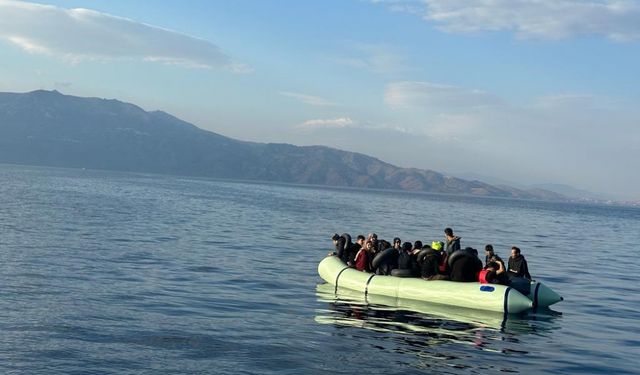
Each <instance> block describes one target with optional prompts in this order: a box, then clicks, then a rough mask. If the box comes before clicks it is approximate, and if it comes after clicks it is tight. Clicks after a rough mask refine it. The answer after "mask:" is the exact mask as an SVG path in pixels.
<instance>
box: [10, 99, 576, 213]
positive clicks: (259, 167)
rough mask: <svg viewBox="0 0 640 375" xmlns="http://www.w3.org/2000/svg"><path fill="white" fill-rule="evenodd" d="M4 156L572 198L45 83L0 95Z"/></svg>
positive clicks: (341, 183)
mask: <svg viewBox="0 0 640 375" xmlns="http://www.w3.org/2000/svg"><path fill="white" fill-rule="evenodd" d="M0 163H13V164H29V165H42V166H56V167H72V168H90V169H106V170H118V171H132V172H151V173H163V174H177V175H191V176H206V177H215V178H228V179H239V180H260V181H273V182H281V183H293V184H313V185H326V186H342V187H357V188H375V189H398V190H410V191H424V192H431V193H446V194H464V195H473V196H490V197H505V198H522V199H545V200H566V197H565V196H564V195H562V194H558V193H555V192H552V191H550V190H547V189H540V188H533V189H521V188H515V187H509V186H495V185H490V184H487V183H484V182H481V181H478V180H466V179H462V178H457V177H453V176H447V175H444V174H442V173H438V172H435V171H431V170H422V169H415V168H400V167H397V166H394V165H391V164H389V163H385V162H383V161H381V160H379V159H376V158H374V157H370V156H367V155H363V154H359V153H354V152H347V151H342V150H338V149H334V148H330V147H325V146H304V147H300V146H294V145H290V144H278V143H257V142H246V141H240V140H236V139H232V138H229V137H225V136H223V135H220V134H217V133H214V132H210V131H206V130H203V129H200V128H198V127H196V126H195V125H193V124H190V123H187V122H185V121H182V120H180V119H178V118H176V117H174V116H172V115H170V114H167V113H165V112H162V111H151V112H147V111H145V110H143V109H142V108H140V107H138V106H136V105H133V104H130V103H125V102H121V101H118V100H113V99H101V98H85V97H76V96H71V95H64V94H61V93H59V92H58V91H45V90H38V91H33V92H28V93H0Z"/></svg>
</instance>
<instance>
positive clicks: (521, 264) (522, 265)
mask: <svg viewBox="0 0 640 375" xmlns="http://www.w3.org/2000/svg"><path fill="white" fill-rule="evenodd" d="M508 272H509V278H513V277H524V278H526V279H528V280H531V274H529V266H528V265H527V260H526V259H524V255H522V254H520V248H518V247H516V246H514V247H512V248H511V256H510V257H509V268H508Z"/></svg>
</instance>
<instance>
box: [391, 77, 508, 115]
mask: <svg viewBox="0 0 640 375" xmlns="http://www.w3.org/2000/svg"><path fill="white" fill-rule="evenodd" d="M385 102H386V103H387V105H389V107H391V108H392V109H410V108H421V109H423V110H426V111H434V112H446V111H448V110H450V109H454V110H460V109H463V108H465V109H470V108H483V107H487V106H491V105H495V104H497V103H498V102H499V100H498V99H497V98H495V97H493V96H491V95H489V94H487V93H485V92H483V91H480V90H470V89H465V88H460V87H456V86H450V85H442V84H437V83H431V82H417V81H403V82H392V83H390V84H388V85H387V89H386V91H385Z"/></svg>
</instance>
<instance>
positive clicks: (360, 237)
mask: <svg viewBox="0 0 640 375" xmlns="http://www.w3.org/2000/svg"><path fill="white" fill-rule="evenodd" d="M364 241H365V238H364V236H363V235H361V234H359V235H358V237H356V243H357V244H358V245H360V246H363V245H364Z"/></svg>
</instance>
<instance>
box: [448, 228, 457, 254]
mask: <svg viewBox="0 0 640 375" xmlns="http://www.w3.org/2000/svg"><path fill="white" fill-rule="evenodd" d="M444 240H445V251H446V252H447V255H451V254H453V252H454V251H458V250H460V237H458V236H456V235H454V234H453V229H451V228H445V229H444Z"/></svg>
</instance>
